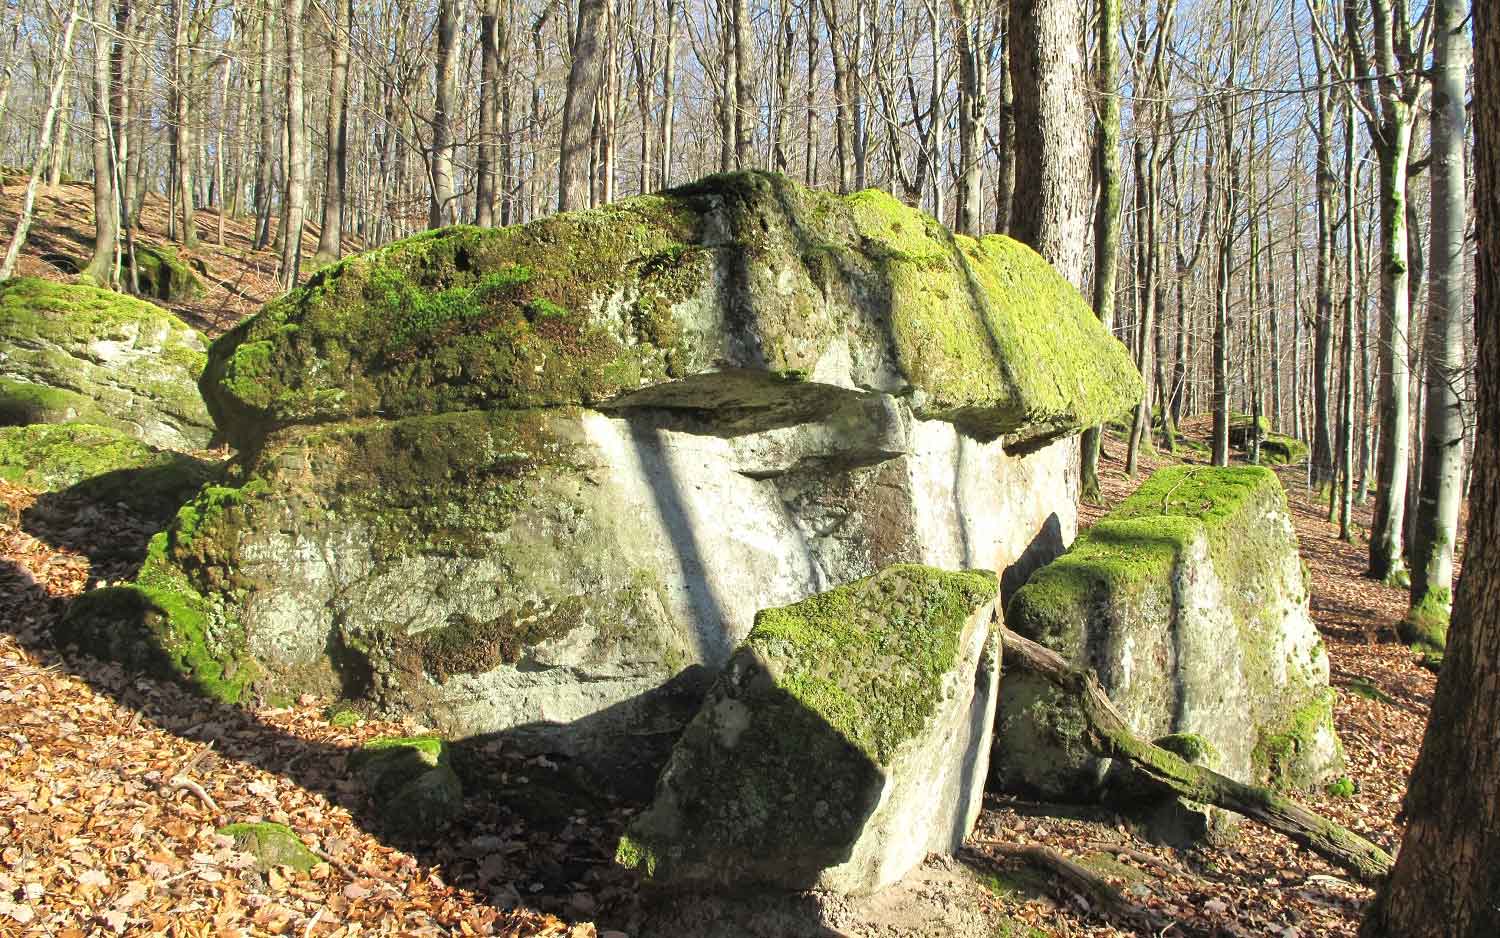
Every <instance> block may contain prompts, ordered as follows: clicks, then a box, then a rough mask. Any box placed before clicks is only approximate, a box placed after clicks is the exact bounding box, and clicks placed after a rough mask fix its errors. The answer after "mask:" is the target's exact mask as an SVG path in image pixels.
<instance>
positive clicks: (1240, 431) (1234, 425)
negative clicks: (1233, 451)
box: [1229, 414, 1271, 449]
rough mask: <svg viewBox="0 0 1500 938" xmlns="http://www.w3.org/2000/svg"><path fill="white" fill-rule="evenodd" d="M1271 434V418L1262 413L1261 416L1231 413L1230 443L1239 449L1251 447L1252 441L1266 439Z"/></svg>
mask: <svg viewBox="0 0 1500 938" xmlns="http://www.w3.org/2000/svg"><path fill="white" fill-rule="evenodd" d="M1270 434H1271V418H1270V417H1267V416H1265V415H1264V414H1262V415H1261V416H1260V417H1259V418H1255V417H1252V416H1251V415H1250V414H1230V415H1229V445H1231V446H1234V447H1236V448H1238V449H1249V448H1250V441H1251V440H1252V439H1258V440H1261V441H1264V440H1265V439H1266V437H1268V436H1270Z"/></svg>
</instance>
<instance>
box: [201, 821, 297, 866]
mask: <svg viewBox="0 0 1500 938" xmlns="http://www.w3.org/2000/svg"><path fill="white" fill-rule="evenodd" d="M217 833H218V835H219V836H220V837H228V838H231V839H233V841H234V847H235V849H236V850H239V851H242V852H244V853H248V854H250V855H251V856H252V857H254V858H255V866H256V869H259V870H262V871H265V870H272V869H275V868H276V867H278V866H288V867H291V868H292V869H294V870H298V871H299V872H303V873H305V872H307V871H308V870H310V869H312V868H313V867H315V866H317V865H318V863H319V862H320V861H319V860H318V855H317V854H315V853H313V852H312V851H311V850H309V849H308V848H307V845H306V844H304V843H303V842H302V838H301V837H298V836H297V832H296V831H294V830H292V829H291V828H290V827H287V826H286V825H285V824H275V823H272V822H270V821H249V822H243V823H237V824H226V825H224V826H223V827H221V828H219V830H218V831H217Z"/></svg>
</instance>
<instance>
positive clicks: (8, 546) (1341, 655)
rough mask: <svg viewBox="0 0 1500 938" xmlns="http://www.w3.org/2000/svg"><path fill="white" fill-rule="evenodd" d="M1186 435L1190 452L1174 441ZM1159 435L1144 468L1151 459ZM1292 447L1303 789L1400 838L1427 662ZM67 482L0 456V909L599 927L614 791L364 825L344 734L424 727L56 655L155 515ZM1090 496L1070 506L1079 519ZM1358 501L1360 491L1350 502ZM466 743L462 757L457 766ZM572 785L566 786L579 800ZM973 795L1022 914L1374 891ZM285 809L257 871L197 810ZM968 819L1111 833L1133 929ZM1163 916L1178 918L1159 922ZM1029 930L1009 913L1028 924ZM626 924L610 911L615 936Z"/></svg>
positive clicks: (131, 557)
mask: <svg viewBox="0 0 1500 938" xmlns="http://www.w3.org/2000/svg"><path fill="white" fill-rule="evenodd" d="M1106 452H1107V455H1106V457H1105V459H1104V460H1103V463H1102V470H1103V483H1104V488H1105V494H1106V499H1107V501H1108V502H1111V503H1113V502H1117V501H1118V500H1119V499H1121V498H1123V497H1124V496H1125V495H1127V494H1128V493H1129V492H1130V491H1131V490H1132V489H1133V487H1134V484H1133V483H1132V481H1131V480H1129V479H1126V478H1125V477H1124V474H1123V471H1122V461H1121V458H1120V457H1121V456H1122V455H1123V444H1122V443H1121V442H1120V441H1119V440H1118V439H1114V438H1109V439H1107V441H1106ZM1189 455H1190V456H1191V454H1189ZM1166 461H1167V459H1166V458H1163V457H1153V458H1152V459H1150V460H1149V461H1148V464H1147V468H1148V469H1149V468H1153V467H1154V466H1155V465H1156V464H1159V463H1162V462H1166ZM1300 472H1301V470H1299V469H1288V470H1285V471H1284V472H1283V480H1284V482H1285V483H1286V486H1287V490H1288V493H1289V494H1290V496H1291V503H1292V508H1293V513H1294V521H1295V524H1296V528H1297V533H1298V536H1299V538H1300V541H1301V549H1302V554H1303V557H1304V558H1305V559H1306V561H1307V564H1308V566H1309V569H1310V571H1311V575H1312V584H1311V586H1312V608H1313V615H1314V617H1315V619H1316V621H1317V623H1318V626H1319V628H1320V629H1321V631H1322V634H1323V638H1324V641H1325V642H1326V644H1327V646H1328V652H1329V656H1330V659H1331V661H1332V679H1333V684H1334V685H1335V686H1336V687H1337V688H1338V690H1339V694H1338V704H1337V707H1336V720H1337V724H1338V730H1339V735H1340V737H1341V738H1342V739H1343V742H1344V746H1345V749H1346V752H1347V756H1348V765H1347V770H1346V771H1347V774H1348V778H1349V779H1350V780H1351V781H1352V783H1353V792H1352V794H1348V795H1337V794H1330V793H1326V792H1319V793H1314V794H1312V795H1310V796H1308V798H1307V800H1308V802H1309V803H1310V805H1311V806H1312V807H1313V808H1314V809H1315V810H1317V811H1320V812H1323V813H1325V814H1327V815H1328V816H1330V817H1333V818H1335V819H1336V820H1338V821H1339V822H1340V823H1342V824H1344V825H1345V826H1346V827H1348V828H1350V829H1352V830H1354V831H1357V832H1359V833H1361V834H1363V835H1364V836H1365V837H1367V838H1369V839H1371V840H1373V841H1374V842H1376V843H1378V844H1380V845H1382V846H1384V847H1385V848H1387V849H1388V850H1389V849H1393V848H1394V847H1395V846H1396V845H1397V843H1398V839H1399V835H1400V827H1399V824H1398V822H1397V815H1398V813H1399V811H1400V807H1401V800H1402V797H1403V795H1404V792H1405V783H1406V778H1407V775H1408V773H1409V772H1410V769H1411V765H1412V762H1413V760H1414V759H1415V757H1416V753H1417V748H1418V746H1419V745H1420V742H1421V737H1422V731H1423V726H1424V723H1425V721H1426V717H1427V712H1428V707H1429V703H1430V700H1431V696H1432V690H1433V686H1434V678H1433V676H1432V675H1431V674H1430V673H1429V672H1427V671H1425V670H1423V669H1422V668H1421V667H1419V666H1418V665H1417V664H1416V663H1415V661H1414V658H1413V656H1412V654H1411V653H1410V652H1408V651H1407V650H1406V649H1405V648H1403V647H1402V646H1400V645H1399V644H1396V643H1395V641H1394V625H1395V622H1396V620H1397V618H1398V617H1399V616H1400V614H1401V613H1402V611H1403V608H1404V599H1403V596H1404V594H1403V593H1402V592H1401V591H1400V590H1397V589H1391V588H1387V587H1383V586H1380V585H1379V584H1376V583H1374V582H1371V581H1369V580H1366V579H1364V578H1362V577H1361V576H1360V573H1361V571H1362V569H1363V559H1364V555H1363V549H1362V545H1359V544H1346V543H1343V542H1341V541H1339V540H1338V539H1337V538H1336V537H1335V536H1334V535H1335V531H1334V529H1333V528H1332V527H1331V526H1330V525H1329V524H1328V523H1327V521H1326V520H1324V516H1323V513H1322V510H1321V509H1320V507H1319V506H1318V505H1316V504H1314V503H1313V502H1312V501H1310V500H1309V499H1308V498H1307V497H1306V494H1305V491H1304V487H1303V485H1302V484H1301V480H1300ZM64 508H66V506H59V505H58V504H56V503H51V502H48V501H47V499H46V498H45V497H43V498H42V499H41V500H39V499H38V497H37V493H35V492H32V491H28V490H25V489H22V488H19V487H17V486H14V485H10V484H7V483H4V482H0V727H3V735H0V844H3V845H4V846H0V935H12V934H35V935H55V936H78V935H86V934H158V935H168V936H188V935H209V934H213V935H236V934H238V935H282V934H287V935H298V936H302V938H311V936H321V938H332V936H354V935H378V934H409V935H428V934H430V935H444V934H453V935H471V934H472V935H491V934H494V935H506V936H523V935H570V936H577V938H585V936H592V935H596V934H602V935H605V936H609V935H610V932H609V930H608V925H607V924H600V925H597V926H596V925H595V924H592V923H593V922H599V923H611V922H624V921H629V918H630V915H631V907H632V903H633V901H634V899H633V896H634V894H635V890H634V889H633V883H632V881H631V879H630V876H629V874H626V873H623V872H621V871H619V870H618V869H617V868H615V867H613V866H612V864H611V863H610V857H611V855H612V853H613V845H614V843H615V839H616V837H617V836H618V833H619V831H620V829H621V828H622V826H623V824H624V822H625V820H626V818H627V817H628V814H629V812H630V810H631V806H627V805H620V804H610V803H604V802H600V801H598V800H597V799H587V797H586V796H584V795H581V794H580V796H579V797H580V798H583V799H585V800H584V801H569V800H567V799H566V797H564V798H563V799H561V800H560V801H554V802H552V803H548V802H547V800H546V799H545V798H544V799H541V801H540V803H537V802H527V801H526V800H525V799H517V800H516V801H507V800H503V799H497V798H495V797H494V796H493V795H492V794H489V793H485V792H474V793H472V794H473V796H472V797H470V798H469V800H468V802H467V803H466V809H467V810H466V814H465V816H464V817H462V818H461V819H460V820H459V821H458V822H456V823H455V824H454V825H453V826H452V828H450V830H449V831H448V832H445V833H441V834H439V835H437V836H435V837H434V838H433V839H431V840H428V841H425V842H416V843H401V842H394V841H392V840H390V839H389V838H383V837H382V836H380V834H379V831H378V825H375V824H372V823H371V819H370V818H369V816H368V813H367V810H366V806H365V805H364V803H363V800H362V798H361V795H360V791H359V787H358V785H357V783H354V782H352V781H351V780H350V777H349V776H348V774H347V773H346V772H345V771H344V767H343V754H344V753H347V752H348V751H350V750H351V749H352V748H354V747H357V746H358V745H360V744H361V743H362V742H363V741H365V740H368V739H370V738H372V737H375V736H380V735H388V734H392V733H403V734H404V733H410V732H413V731H417V730H419V729H421V728H420V727H416V726H412V725H398V724H392V723H380V722H375V721H360V722H358V723H356V724H354V725H352V726H346V727H339V726H335V725H333V724H332V723H330V721H329V719H328V717H327V710H326V708H327V705H328V704H329V703H330V701H327V700H320V699H313V698H304V699H302V700H300V701H298V702H297V703H296V705H295V706H292V707H286V708H280V709H261V710H258V711H248V710H238V709H233V708H224V707H218V706H215V705H213V704H210V703H207V702H205V701H204V700H202V699H200V698H198V697H195V696H193V695H191V694H189V693H187V692H186V691H184V690H182V689H180V688H178V687H176V686H174V685H172V684H169V683H165V682H158V681H155V680H150V679H145V678H139V677H134V676H131V675H127V674H125V673H123V672H122V671H121V670H120V669H119V668H118V667H115V666H112V665H107V664H99V663H95V662H92V661H89V660H79V659H73V658H65V657H63V656H61V655H60V654H59V653H57V652H56V651H55V650H54V649H53V648H52V646H51V642H50V640H49V637H48V636H49V634H50V632H51V626H52V623H53V622H54V621H56V619H57V617H59V616H60V615H61V614H62V613H63V610H64V608H65V607H66V604H67V602H68V600H69V599H70V598H71V597H72V596H75V595H77V594H78V593H79V592H80V591H81V590H83V589H85V588H86V587H89V586H93V585H98V584H100V583H107V582H113V581H117V580H119V579H121V578H123V577H125V576H128V575H129V574H130V572H131V568H132V566H133V564H134V563H136V562H138V559H139V549H140V546H141V545H142V544H143V543H144V540H145V538H146V536H147V535H148V533H149V532H147V531H145V530H143V529H142V528H141V527H140V525H139V522H138V521H136V520H135V519H132V518H131V517H130V516H128V515H126V514H124V513H123V511H122V510H121V509H120V508H119V507H116V506H82V507H81V508H77V509H76V510H71V511H70V510H63V509H64ZM1100 513H1101V511H1100V510H1099V509H1087V510H1086V511H1085V512H1084V516H1083V518H1082V519H1081V523H1082V524H1084V525H1087V524H1088V523H1091V522H1092V520H1094V519H1096V518H1097V517H1098V515H1099V514H1100ZM1360 521H1361V524H1362V525H1365V524H1368V517H1367V516H1366V514H1364V513H1363V512H1362V513H1361V515H1360ZM468 758H469V759H471V760H478V761H480V762H483V763H484V764H483V765H482V766H478V768H479V769H480V771H482V772H484V773H487V774H486V775H485V777H487V778H497V779H500V780H501V782H502V783H503V784H506V785H510V784H511V783H520V784H516V785H513V786H512V787H511V788H510V790H512V791H516V792H520V791H523V790H526V789H525V783H526V782H527V781H528V776H529V777H530V780H531V781H532V782H536V781H538V780H540V781H544V782H547V784H551V782H549V781H548V779H549V778H550V777H551V773H554V772H556V770H557V767H556V766H554V765H552V764H550V763H548V762H547V760H545V759H541V760H536V759H533V760H525V759H522V758H521V757H518V756H514V755H512V754H511V753H508V752H504V751H493V752H492V751H485V752H480V753H471V754H469V755H468ZM471 768H475V766H471ZM580 804H582V805H583V807H579V805H580ZM1048 812H1049V809H1048V808H1046V807H1044V806H1037V805H1027V804H1021V803H1014V802H1007V801H1005V800H1002V799H992V800H991V801H990V802H989V803H988V804H987V806H986V810H985V811H984V814H983V816H982V817H981V819H980V822H979V825H978V829H977V830H976V832H975V835H974V838H973V845H972V846H971V848H970V850H969V851H968V856H967V858H966V859H967V862H969V863H970V864H971V865H974V866H975V867H976V868H977V869H981V870H986V871H989V872H991V873H998V874H999V875H993V876H991V877H989V879H990V881H991V882H992V884H993V885H994V887H995V889H996V894H995V902H996V905H997V907H998V909H999V910H1000V911H1002V912H1003V913H1004V914H1006V915H1007V916H1009V917H1010V918H1011V919H1012V920H1014V921H1016V922H1018V923H1025V924H1027V925H1030V926H1033V927H1034V928H1035V929H1036V930H1035V931H1031V932H1029V933H1027V934H1028V938H1038V936H1058V938H1062V936H1085V935H1088V936H1120V935H1140V936H1142V938H1144V936H1145V935H1147V934H1157V935H1162V936H1171V935H1231V936H1251V935H1273V936H1277V938H1299V936H1307V938H1311V936H1324V935H1326V936H1353V935H1354V934H1355V931H1356V929H1357V927H1358V921H1359V916H1360V914H1361V910H1362V909H1363V907H1364V905H1365V903H1366V902H1367V901H1368V899H1369V897H1370V892H1369V891H1368V890H1367V889H1364V888H1360V887H1357V886H1353V885H1350V884H1349V883H1348V882H1347V881H1346V880H1345V879H1344V878H1343V877H1342V876H1341V874H1340V873H1339V871H1338V870H1336V869H1332V868H1330V867H1328V866H1327V865H1325V864H1324V863H1323V862H1321V861H1320V860H1318V859H1317V858H1315V857H1313V856H1311V855H1309V854H1307V853H1305V852H1303V851H1300V850H1298V849H1297V848H1296V847H1294V846H1293V845H1292V844H1291V843H1290V842H1289V841H1286V840H1285V839H1283V838H1281V837H1279V836H1277V835H1274V834H1271V833H1269V832H1266V831H1264V830H1262V829H1259V828H1257V827H1255V826H1253V825H1250V824H1248V823H1247V824H1243V825H1241V827H1240V832H1239V836H1238V838H1237V839H1236V840H1235V841H1234V842H1233V843H1231V844H1229V845H1226V846H1215V847H1204V848H1199V849H1196V850H1192V851H1174V850H1171V849H1168V848H1165V847H1160V846H1155V845H1152V844H1150V843H1147V842H1145V841H1143V840H1140V839H1137V838H1136V837H1134V836H1132V835H1131V834H1130V833H1129V832H1128V829H1127V828H1126V826H1125V825H1124V824H1123V823H1121V822H1120V821H1119V819H1117V818H1115V817H1113V816H1111V815H1109V814H1107V813H1099V812H1096V813H1092V814H1091V813H1090V812H1086V811H1084V812H1062V814H1064V815H1066V816H1057V815H1056V814H1055V813H1048ZM260 819H264V820H269V821H276V822H281V823H285V824H288V825H290V826H291V827H292V828H293V829H294V830H296V831H297V832H298V833H299V834H300V835H301V836H302V837H303V839H304V840H305V841H307V842H308V843H310V844H312V845H314V846H315V847H316V848H317V849H318V850H319V851H321V852H322V854H323V855H324V856H325V857H326V859H327V861H328V862H327V863H325V864H322V865H320V866H318V867H317V868H315V869H314V870H313V871H312V872H311V873H310V874H293V873H291V872H290V871H285V872H284V874H283V873H278V872H272V873H269V874H262V873H260V872H257V871H256V870H255V869H253V868H252V867H250V866H248V865H247V858H246V857H245V856H244V855H241V854H238V853H236V852H235V851H234V850H233V846H232V844H231V843H230V842H229V841H227V840H226V839H224V838H222V837H219V836H218V835H217V834H216V833H215V830H216V828H217V827H218V826H219V825H221V824H222V823H224V822H226V821H229V820H240V821H242V820H260ZM986 841H1000V842H1005V843H1010V844H1042V845H1046V846H1050V847H1052V848H1054V849H1056V850H1058V851H1060V852H1062V853H1063V854H1064V855H1067V856H1070V857H1093V858H1094V859H1095V861H1096V868H1097V862H1098V860H1099V858H1100V857H1101V856H1102V857H1104V858H1106V860H1105V862H1106V863H1107V862H1108V860H1107V858H1111V857H1112V858H1114V859H1115V861H1116V862H1115V864H1114V865H1113V866H1111V867H1110V872H1111V874H1116V875H1117V876H1118V877H1119V878H1118V883H1119V885H1120V886H1121V888H1122V889H1123V890H1124V891H1125V895H1126V896H1127V897H1128V898H1129V901H1130V902H1131V903H1133V904H1135V905H1136V906H1137V907H1138V908H1139V910H1140V911H1141V912H1142V914H1143V915H1144V916H1146V917H1147V918H1148V919H1149V920H1151V921H1153V922H1155V923H1157V924H1156V925H1155V926H1154V927H1153V928H1152V929H1151V930H1150V931H1146V930H1136V929H1135V928H1133V927H1132V926H1131V925H1130V923H1128V922H1123V921H1111V920H1108V919H1102V918H1099V917H1098V916H1096V915H1095V914H1094V913H1093V912H1092V911H1091V910H1090V909H1089V908H1088V907H1087V903H1086V902H1085V901H1083V900H1082V899H1081V898H1077V899H1072V900H1063V901H1059V900H1058V898H1056V896H1055V894H1050V895H1049V892H1048V889H1047V888H1046V887H1045V885H1044V884H1045V880H1044V879H1042V878H1039V877H1038V876H1037V875H1036V874H1035V873H1030V872H1027V871H1026V870H1024V869H1017V868H1015V861H1013V860H1006V859H1004V858H1003V857H1000V856H999V855H998V854H996V852H995V848H993V847H990V846H986V845H985V842H986ZM1170 923H1176V925H1177V927H1176V929H1175V930H1174V929H1172V928H1166V929H1165V930H1163V926H1164V925H1166V924H1170ZM1021 933H1023V932H1016V934H1021ZM618 935H619V933H618V932H616V933H615V938H618Z"/></svg>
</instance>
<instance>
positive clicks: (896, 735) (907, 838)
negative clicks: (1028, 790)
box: [617, 565, 998, 894]
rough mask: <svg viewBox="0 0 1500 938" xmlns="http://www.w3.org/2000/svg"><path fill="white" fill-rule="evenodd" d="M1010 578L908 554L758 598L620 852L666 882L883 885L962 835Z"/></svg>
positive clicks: (972, 805) (968, 821)
mask: <svg viewBox="0 0 1500 938" xmlns="http://www.w3.org/2000/svg"><path fill="white" fill-rule="evenodd" d="M997 591H998V585H997V583H996V580H995V577H994V576H993V574H989V573H986V572H983V571H970V572H964V573H945V572H942V571H939V570H934V569H932V568H928V567H920V566H911V565H899V566H893V567H889V568H887V569H885V570H882V571H881V572H880V573H878V574H876V575H875V576H872V577H869V578H866V579H862V580H858V581H855V582H853V583H850V584H847V585H845V586H842V587H839V588H838V589H835V590H832V591H829V592H826V593H821V594H819V595H817V596H813V597H811V598H809V599H806V600H803V601H802V602H800V603H796V604H794V605H791V606H787V607H784V608H780V609H769V610H765V611H763V612H761V613H760V614H759V615H758V616H757V617H756V623H755V628H754V629H753V630H752V631H751V633H750V635H749V637H748V638H747V639H746V640H745V643H744V644H743V645H742V646H741V647H740V648H739V650H737V651H736V652H735V653H734V655H733V656H732V657H731V658H730V660H729V664H728V665H727V666H726V667H725V669H724V671H723V673H722V674H721V675H720V676H719V678H718V680H717V681H716V682H715V683H714V686H713V688H712V690H711V691H710V692H709V695H708V697H707V699H706V700H705V702H704V704H703V708H702V709H701V710H700V711H699V713H698V715H697V716H696V717H695V718H694V719H693V721H692V723H691V724H689V726H688V728H687V730H686V731H685V732H684V733H683V735H682V737H681V738H680V739H679V740H678V742H677V745H676V747H675V748H674V749H673V751H672V757H671V759H670V761H669V762H668V764H667V767H666V769H665V770H664V771H663V773H662V777H661V779H660V781H659V782H658V785H657V791H656V798H655V800H654V801H653V802H652V803H651V806H650V807H649V808H648V809H647V810H646V811H645V813H643V814H642V815H640V816H639V817H638V818H637V819H636V820H635V821H634V822H633V823H632V825H631V827H630V829H629V831H628V833H627V835H626V836H625V837H624V838H623V839H622V840H621V843H620V847H619V851H618V854H617V857H618V859H619V860H620V861H621V862H623V863H625V864H626V865H628V866H632V867H636V868H639V869H641V870H642V871H643V872H644V873H645V874H646V875H647V876H648V877H649V878H650V879H651V880H652V881H653V882H655V883H657V884H660V885H664V886H695V887H709V888H719V889H729V890H734V889H741V888H753V887H772V888H782V889H789V890H798V889H809V888H814V887H817V888H822V889H829V890H832V891H835V892H840V893H848V894H868V893H872V892H875V891H877V890H879V889H881V888H882V887H884V886H887V885H890V884H892V883H895V882H897V881H898V880H900V879H901V878H902V877H903V876H905V875H906V874H907V873H908V872H909V871H911V870H912V869H913V868H914V867H916V866H917V865H918V864H919V863H921V862H922V860H923V858H924V857H926V855H927V854H928V853H931V852H935V853H951V852H952V851H954V850H957V849H958V847H959V846H960V845H961V844H962V842H963V839H964V837H965V836H966V835H967V833H968V831H969V829H970V827H971V826H972V825H973V822H974V819H975V818H976V817H977V816H978V812H979V808H980V803H981V800H982V797H983V788H984V777H985V769H984V767H985V754H986V752H987V750H988V746H989V739H990V732H991V728H992V723H993V717H994V706H995V689H996V684H997V679H998V670H997V664H996V660H997V659H996V655H995V648H994V644H993V635H992V630H991V628H990V625H991V621H992V619H993V617H994V600H995V596H996V594H997Z"/></svg>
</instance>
